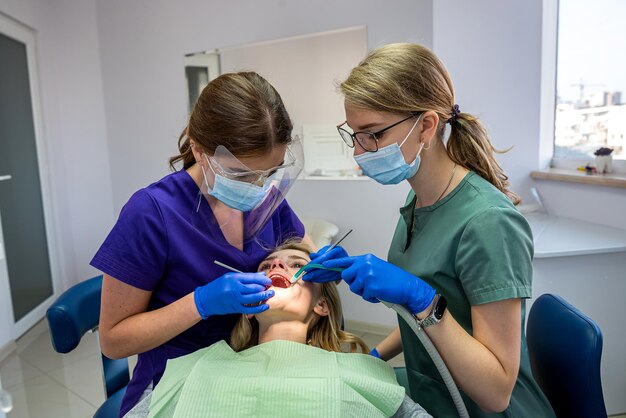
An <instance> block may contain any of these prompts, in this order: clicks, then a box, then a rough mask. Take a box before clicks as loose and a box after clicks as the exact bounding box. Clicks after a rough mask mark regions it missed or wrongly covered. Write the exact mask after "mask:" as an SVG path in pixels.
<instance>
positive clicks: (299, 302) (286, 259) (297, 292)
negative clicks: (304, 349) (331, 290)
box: [257, 250, 321, 321]
mask: <svg viewBox="0 0 626 418" xmlns="http://www.w3.org/2000/svg"><path fill="white" fill-rule="evenodd" d="M309 261H311V259H310V258H309V255H308V254H307V253H305V252H303V251H299V250H281V251H276V252H274V253H272V254H270V255H269V256H268V257H267V258H266V259H265V260H263V261H262V262H261V264H260V265H259V269H258V271H259V272H263V273H265V275H266V276H267V277H269V278H270V279H272V287H271V288H272V290H274V293H275V294H274V297H272V298H270V299H268V300H267V302H266V303H267V304H268V305H269V307H270V309H269V310H267V311H265V312H263V313H262V314H260V315H257V318H258V319H259V320H261V318H262V317H265V316H268V317H269V316H276V315H278V316H280V317H281V318H284V319H285V320H294V319H301V320H303V321H305V320H306V319H307V318H309V317H310V316H311V315H312V312H313V307H314V306H315V304H316V303H317V301H318V300H319V297H320V291H321V285H320V284H317V283H309V282H305V281H303V280H298V282H296V283H295V284H294V285H293V286H289V284H290V279H291V277H293V275H294V274H295V273H296V272H297V271H298V269H300V267H302V266H304V265H305V264H306V263H308V262H309Z"/></svg>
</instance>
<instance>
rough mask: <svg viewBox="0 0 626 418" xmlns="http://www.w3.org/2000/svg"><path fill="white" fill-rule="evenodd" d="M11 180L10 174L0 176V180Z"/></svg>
mask: <svg viewBox="0 0 626 418" xmlns="http://www.w3.org/2000/svg"><path fill="white" fill-rule="evenodd" d="M5 180H11V175H10V174H7V175H5V176H0V181H5Z"/></svg>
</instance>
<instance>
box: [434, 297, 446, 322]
mask: <svg viewBox="0 0 626 418" xmlns="http://www.w3.org/2000/svg"><path fill="white" fill-rule="evenodd" d="M447 307H448V301H447V300H446V298H445V297H443V296H439V300H438V301H437V305H436V306H435V312H433V315H434V316H435V318H436V319H437V320H438V321H439V320H440V319H441V318H442V317H443V313H444V312H445V311H446V308H447Z"/></svg>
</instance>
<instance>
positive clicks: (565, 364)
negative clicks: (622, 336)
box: [526, 294, 607, 418]
mask: <svg viewBox="0 0 626 418" xmlns="http://www.w3.org/2000/svg"><path fill="white" fill-rule="evenodd" d="M526 338H527V342H528V352H529V354H530V364H531V367H532V372H533V376H534V377H535V380H536V381H537V383H538V384H539V386H540V387H541V389H542V390H543V392H544V393H545V395H546V397H547V398H548V400H549V401H550V404H552V408H553V409H554V412H555V413H556V415H557V417H568V418H575V417H581V418H582V417H584V418H595V417H606V416H607V414H606V408H605V405H604V397H603V395H602V383H601V380H600V360H601V357H602V331H601V330H600V327H598V325H597V324H596V323H595V322H594V321H593V320H592V319H591V318H589V317H588V316H586V315H585V314H583V313H582V312H580V311H579V310H578V309H576V308H575V307H573V306H572V305H571V304H569V303H568V302H567V301H565V300H564V299H563V298H561V297H560V296H557V295H551V294H545V295H541V296H540V297H539V298H537V300H536V301H535V303H533V306H532V308H531V309H530V313H529V315H528V326H527V329H526Z"/></svg>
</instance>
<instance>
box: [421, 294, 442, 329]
mask: <svg viewBox="0 0 626 418" xmlns="http://www.w3.org/2000/svg"><path fill="white" fill-rule="evenodd" d="M447 306H448V301H447V300H446V298H445V297H444V296H443V295H440V294H438V295H435V303H433V308H432V309H431V310H430V312H429V314H428V316H427V317H426V318H424V319H421V320H420V319H417V316H416V317H415V318H416V319H417V325H418V326H419V327H420V328H428V327H430V326H431V325H435V324H438V323H440V322H441V318H443V314H444V312H445V311H446V307H447Z"/></svg>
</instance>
